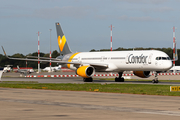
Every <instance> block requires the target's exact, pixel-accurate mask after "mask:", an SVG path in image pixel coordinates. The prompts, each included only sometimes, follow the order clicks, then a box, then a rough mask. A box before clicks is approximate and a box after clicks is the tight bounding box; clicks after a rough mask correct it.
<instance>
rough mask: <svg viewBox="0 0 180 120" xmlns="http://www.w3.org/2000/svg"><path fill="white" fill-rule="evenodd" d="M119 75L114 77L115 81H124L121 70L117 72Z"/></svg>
mask: <svg viewBox="0 0 180 120" xmlns="http://www.w3.org/2000/svg"><path fill="white" fill-rule="evenodd" d="M118 74H119V77H116V78H115V82H124V78H123V77H122V74H123V73H122V72H119V73H118Z"/></svg>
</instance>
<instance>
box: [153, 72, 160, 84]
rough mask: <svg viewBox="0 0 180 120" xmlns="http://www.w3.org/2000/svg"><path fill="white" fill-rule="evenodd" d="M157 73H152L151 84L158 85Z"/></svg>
mask: <svg viewBox="0 0 180 120" xmlns="http://www.w3.org/2000/svg"><path fill="white" fill-rule="evenodd" d="M157 74H158V73H157V72H155V73H154V79H153V80H152V83H158V82H159V81H158V77H157Z"/></svg>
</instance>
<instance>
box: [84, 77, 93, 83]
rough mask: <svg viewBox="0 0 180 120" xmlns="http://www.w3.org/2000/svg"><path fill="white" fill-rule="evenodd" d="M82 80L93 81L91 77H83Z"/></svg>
mask: <svg viewBox="0 0 180 120" xmlns="http://www.w3.org/2000/svg"><path fill="white" fill-rule="evenodd" d="M83 81H84V82H93V79H92V78H83Z"/></svg>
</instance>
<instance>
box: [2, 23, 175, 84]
mask: <svg viewBox="0 0 180 120" xmlns="http://www.w3.org/2000/svg"><path fill="white" fill-rule="evenodd" d="M55 24H56V30H57V40H58V45H59V50H60V54H61V55H60V56H59V57H57V59H56V60H55V59H53V60H51V62H56V63H59V64H61V65H62V67H67V68H69V69H72V70H75V71H76V74H77V75H79V76H81V77H83V81H84V82H92V81H93V78H92V77H93V75H94V74H95V72H117V73H118V74H119V77H116V78H115V82H124V78H123V77H122V74H123V72H124V71H133V73H134V75H136V76H138V77H141V78H148V77H149V76H150V72H152V71H154V72H156V74H155V78H154V79H153V81H152V82H153V83H158V78H157V73H159V72H162V71H167V70H169V69H170V68H171V67H172V60H171V59H170V57H169V56H168V55H167V54H166V53H164V52H162V51H158V50H133V51H108V52H76V53H73V52H72V51H71V50H70V48H69V46H68V43H67V40H66V38H65V35H64V33H63V31H62V29H61V26H60V24H59V23H55ZM3 51H4V49H3ZM4 53H5V51H4ZM5 55H6V53H5ZM7 57H8V56H7ZM8 58H9V57H8ZM9 59H16V60H30V61H42V62H43V61H44V62H50V60H47V59H46V60H42V59H40V60H37V59H36V60H35V59H19V58H9Z"/></svg>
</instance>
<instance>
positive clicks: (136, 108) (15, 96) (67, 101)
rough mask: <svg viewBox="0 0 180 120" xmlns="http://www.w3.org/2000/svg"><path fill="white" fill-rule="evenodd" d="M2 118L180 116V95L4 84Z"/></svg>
mask: <svg viewBox="0 0 180 120" xmlns="http://www.w3.org/2000/svg"><path fill="white" fill-rule="evenodd" d="M0 96H1V97H0V106H1V109H0V119H1V120H7V119H9V120H10V119H13V120H24V119H26V120H32V119H33V120H40V119H43V120H57V119H58V120H59V119H63V120H72V119H74V120H84V119H86V120H92V119H94V120H101V119H103V120H109V119H113V120H119V119H121V120H132V119H133V120H152V119H158V120H169V119H171V120H179V117H180V106H179V105H180V98H179V97H168V96H152V95H131V94H117V93H98V92H75V91H55V90H32V89H11V88H0Z"/></svg>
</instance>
